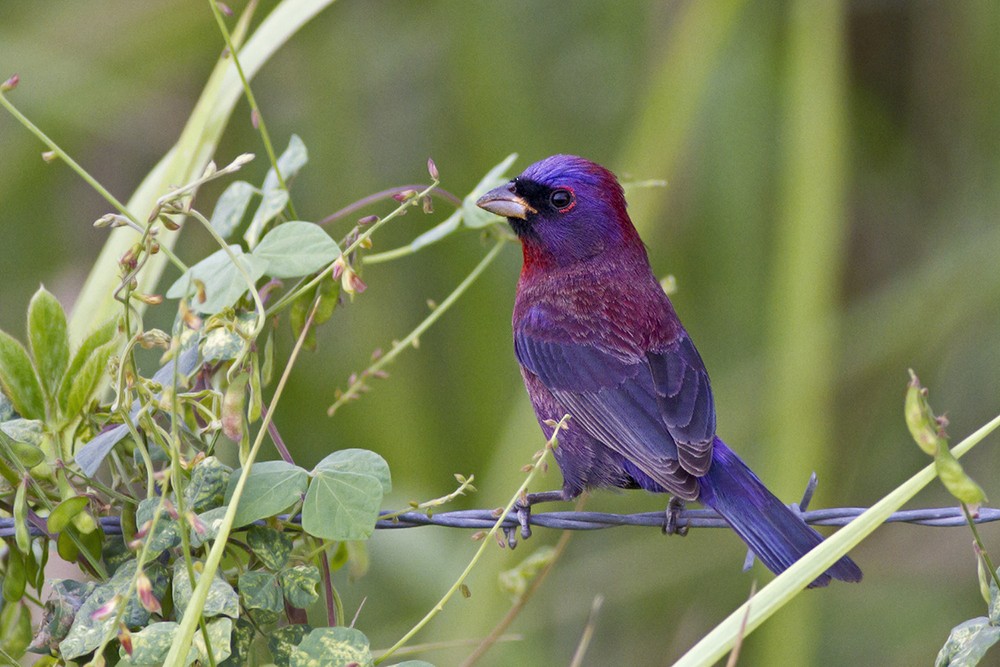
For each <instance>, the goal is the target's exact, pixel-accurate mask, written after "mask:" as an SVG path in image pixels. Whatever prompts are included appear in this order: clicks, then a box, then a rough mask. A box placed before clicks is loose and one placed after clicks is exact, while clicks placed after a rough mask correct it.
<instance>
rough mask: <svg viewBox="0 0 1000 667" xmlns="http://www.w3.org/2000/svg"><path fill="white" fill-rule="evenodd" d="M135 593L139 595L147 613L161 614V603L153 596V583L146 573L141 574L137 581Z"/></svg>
mask: <svg viewBox="0 0 1000 667" xmlns="http://www.w3.org/2000/svg"><path fill="white" fill-rule="evenodd" d="M135 591H136V593H138V594H139V602H140V603H141V604H142V606H143V608H144V609H145V610H146V611H148V612H149V613H151V614H159V613H160V611H161V608H160V601H159V600H157V599H156V596H155V595H153V582H151V581H150V580H149V577H147V576H146V573H145V572H142V571H140V572H139V576H138V577H137V578H136V580H135Z"/></svg>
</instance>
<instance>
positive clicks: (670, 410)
mask: <svg viewBox="0 0 1000 667" xmlns="http://www.w3.org/2000/svg"><path fill="white" fill-rule="evenodd" d="M514 348H515V352H516V354H517V358H518V361H520V363H521V365H522V366H524V367H525V368H526V369H527V370H529V371H530V372H532V373H534V374H535V375H537V376H538V378H539V379H540V380H541V381H542V383H543V384H545V386H546V387H548V389H549V391H551V392H552V394H553V396H555V398H556V400H558V401H559V402H560V403H561V404H562V405H563V406H564V407H565V408H566V410H567V411H568V412H569V413H570V414H571V415H572V417H573V423H574V424H578V425H579V426H581V427H582V428H583V429H584V430H585V431H586V432H587V433H588V434H589V435H591V436H592V437H594V438H596V439H597V440H599V441H600V442H602V443H604V444H605V445H607V446H608V447H610V448H611V449H613V450H615V451H617V452H618V453H620V454H622V455H623V456H625V457H626V458H627V459H629V460H631V461H633V462H634V463H635V464H636V465H637V466H638V467H639V468H640V469H641V470H642V471H643V472H645V473H646V474H648V475H649V476H650V477H652V478H653V479H654V480H656V481H657V482H659V483H660V484H662V485H663V486H664V487H666V488H667V489H668V490H670V491H672V492H674V493H676V494H678V495H681V496H682V497H695V496H697V482H696V480H695V479H694V478H695V477H700V476H702V475H704V474H705V473H706V472H708V468H709V466H710V465H711V462H712V441H713V439H714V436H715V405H714V403H713V400H712V389H711V387H710V385H709V381H708V373H707V372H706V371H705V366H704V364H703V363H702V361H701V357H700V356H699V355H698V351H697V350H696V349H695V347H694V345H693V344H692V343H691V341H690V339H689V338H688V337H687V335H686V334H683V335H682V336H681V337H679V338H677V339H676V340H674V341H673V342H672V343H670V344H668V345H665V346H663V347H662V348H660V349H658V350H656V351H655V352H647V353H645V354H642V353H633V354H630V353H623V352H618V351H612V350H608V349H603V348H601V347H597V346H595V345H589V344H580V343H572V342H559V341H553V340H551V339H550V338H547V337H544V336H541V335H537V334H533V333H532V332H531V331H530V330H529V329H528V328H519V329H518V330H517V331H516V332H515V336H514ZM571 428H572V426H571Z"/></svg>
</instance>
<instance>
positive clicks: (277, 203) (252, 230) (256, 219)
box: [243, 188, 289, 248]
mask: <svg viewBox="0 0 1000 667" xmlns="http://www.w3.org/2000/svg"><path fill="white" fill-rule="evenodd" d="M288 199H289V197H288V191H287V190H281V189H279V188H275V189H272V190H264V193H263V195H261V200H260V204H259V205H258V206H257V210H256V211H254V214H253V219H252V220H250V226H249V227H247V231H246V232H245V233H244V234H243V238H244V239H246V242H247V245H248V246H250V247H251V248H253V247H254V246H256V245H257V243H258V242H259V241H260V235H261V234H263V233H264V228H265V227H266V226H267V223H269V222H271V221H272V220H274V219H275V218H276V217H278V214H279V213H281V212H282V211H284V210H285V207H286V206H288Z"/></svg>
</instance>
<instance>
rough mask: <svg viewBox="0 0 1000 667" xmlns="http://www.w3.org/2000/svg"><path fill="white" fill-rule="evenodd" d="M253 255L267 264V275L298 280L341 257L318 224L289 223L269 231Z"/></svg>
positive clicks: (333, 242)
mask: <svg viewBox="0 0 1000 667" xmlns="http://www.w3.org/2000/svg"><path fill="white" fill-rule="evenodd" d="M253 256H254V257H257V258H259V259H262V260H264V261H266V262H267V268H266V269H265V270H264V273H265V274H267V275H269V276H273V277H275V278H298V277H299V276H307V275H309V274H310V273H313V272H315V271H319V270H320V269H322V268H323V267H325V266H328V265H329V264H330V263H331V262H332V261H333V260H335V259H337V257H339V256H340V246H338V245H337V242H336V241H334V240H333V239H332V238H330V235H329V234H327V233H326V232H325V231H324V230H323V228H322V227H320V226H319V225H317V224H315V223H312V222H303V221H302V220H291V221H289V222H286V223H283V224H281V225H278V226H277V227H275V228H274V229H273V230H271V231H270V232H269V233H268V234H267V236H265V237H264V238H263V239H262V240H261V242H260V244H258V245H257V247H256V248H254V249H253Z"/></svg>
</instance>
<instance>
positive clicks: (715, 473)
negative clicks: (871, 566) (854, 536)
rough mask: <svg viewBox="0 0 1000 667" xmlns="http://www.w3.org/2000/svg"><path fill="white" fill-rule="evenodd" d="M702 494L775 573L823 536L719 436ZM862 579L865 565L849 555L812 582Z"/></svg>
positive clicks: (701, 480)
mask: <svg viewBox="0 0 1000 667" xmlns="http://www.w3.org/2000/svg"><path fill="white" fill-rule="evenodd" d="M698 483H699V485H700V487H701V489H700V491H701V493H700V497H699V498H698V500H699V501H700V502H701V503H703V504H705V505H708V506H709V507H711V508H712V509H714V510H715V511H716V512H718V513H719V514H720V515H722V518H724V519H725V520H726V522H727V523H729V525H730V526H732V528H733V530H735V531H736V534H737V535H739V536H740V537H741V538H743V541H744V542H746V543H747V546H749V547H750V549H751V551H753V552H754V554H756V555H757V557H758V558H760V560H761V561H762V562H763V563H764V565H766V566H767V567H768V569H769V570H771V571H772V572H774V573H776V574H777V573H780V572H783V571H784V570H785V569H787V568H788V567H789V566H790V565H791V564H792V563H794V562H795V561H797V560H798V559H799V558H801V557H802V556H803V555H805V553H806V552H807V551H809V550H810V549H812V548H813V547H814V546H816V545H817V544H819V543H820V542H822V541H823V538H822V536H820V534H819V533H817V532H816V531H815V530H813V529H812V528H810V527H809V526H808V525H807V524H806V523H805V522H804V521H803V520H802V518H801V517H799V516H798V515H797V514H795V512H793V511H792V510H791V509H789V508H788V507H787V506H786V505H785V504H784V503H782V502H781V501H780V500H778V499H777V498H776V497H775V495H774V494H773V493H771V492H770V491H768V490H767V487H765V486H764V484H763V482H761V481H760V480H759V479H758V478H757V475H755V474H754V473H753V471H752V470H750V468H748V467H747V465H746V464H745V463H743V461H742V460H740V457H738V456H737V455H736V454H735V453H734V452H733V451H732V450H731V449H729V448H728V447H726V445H725V443H724V442H722V440H720V439H719V438H716V439H715V443H714V446H713V451H712V467H711V468H709V470H708V473H707V474H706V475H705V476H704V477H701V478H699V479H698ZM831 578H833V579H839V580H841V581H860V580H861V568H859V567H858V566H857V565H856V564H855V563H854V561H852V560H851V559H850V558H848V557H847V556H844V557H843V558H841V559H840V560H838V561H837V562H836V563H834V564H833V566H832V567H831V568H830V569H829V570H827V571H826V572H824V573H823V574H822V575H821V576H820V577H819V578H817V579H816V580H815V581H814V582H812V583H811V584H809V587H810V588H814V587H817V586H826V585H827V584H828V583H830V579H831Z"/></svg>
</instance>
